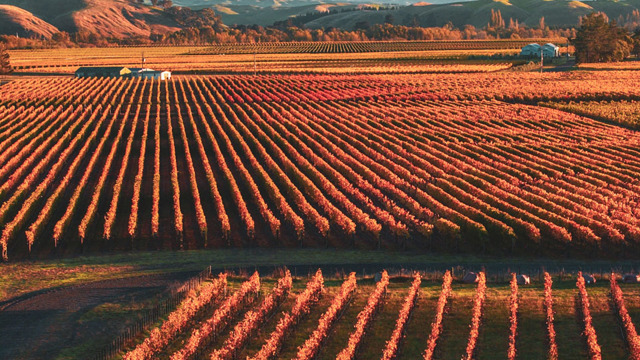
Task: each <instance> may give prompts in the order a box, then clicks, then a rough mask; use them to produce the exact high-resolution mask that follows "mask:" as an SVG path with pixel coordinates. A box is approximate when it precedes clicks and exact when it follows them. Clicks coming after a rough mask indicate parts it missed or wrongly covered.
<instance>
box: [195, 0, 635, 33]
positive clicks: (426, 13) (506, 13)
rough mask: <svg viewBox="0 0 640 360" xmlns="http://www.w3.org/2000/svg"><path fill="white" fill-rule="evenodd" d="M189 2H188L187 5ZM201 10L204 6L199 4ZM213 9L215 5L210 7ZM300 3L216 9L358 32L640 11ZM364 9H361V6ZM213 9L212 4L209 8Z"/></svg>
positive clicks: (533, 0) (548, 2) (516, 0)
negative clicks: (498, 17)
mask: <svg viewBox="0 0 640 360" xmlns="http://www.w3.org/2000/svg"><path fill="white" fill-rule="evenodd" d="M184 2H185V3H186V2H188V1H184ZM198 4H199V5H201V3H198ZM209 4H211V3H210V2H209ZM297 4H298V2H291V3H285V4H284V5H273V6H271V5H269V6H265V5H264V3H263V2H255V4H254V5H251V6H250V5H247V4H246V2H241V3H238V2H224V3H219V4H216V5H214V6H215V7H219V8H221V10H222V11H220V10H218V11H219V12H220V14H221V16H222V20H223V21H224V23H225V24H245V25H249V24H254V23H257V24H258V25H270V24H272V23H273V22H275V21H282V20H286V19H287V18H288V17H292V16H304V15H306V14H309V13H311V14H315V15H312V16H308V18H309V21H308V22H306V26H308V27H309V28H314V29H315V28H328V27H338V28H342V29H347V30H350V29H353V28H355V24H356V23H358V22H367V23H369V24H370V25H374V24H381V23H384V21H385V17H386V16H387V15H391V16H392V17H393V23H394V24H395V25H414V24H418V25H420V26H425V27H429V26H443V25H445V24H447V23H449V22H451V23H453V25H454V26H457V27H462V26H464V25H466V24H471V25H474V26H476V27H483V26H485V25H486V24H487V22H488V21H489V19H490V14H491V10H492V9H493V10H500V12H501V13H502V16H503V18H504V19H505V21H506V22H507V23H508V21H509V18H513V20H514V21H515V20H518V22H519V23H520V24H526V25H528V26H537V25H538V23H539V21H540V18H541V17H544V18H545V24H546V25H548V26H572V25H576V24H578V19H579V18H580V17H581V16H584V15H586V14H589V13H591V12H593V11H602V12H605V13H606V14H607V15H608V16H609V18H611V19H617V18H618V17H619V16H620V15H622V16H626V15H627V14H629V13H631V11H633V10H634V9H638V8H640V1H638V0H624V1H582V2H581V1H577V0H573V1H567V0H499V1H498V0H477V1H463V2H456V3H442V1H436V2H433V1H429V2H416V3H415V4H412V5H409V6H400V7H398V8H395V9H392V10H380V11H376V10H361V11H349V10H353V9H354V8H356V7H357V5H356V4H358V3H356V2H350V3H340V4H324V5H322V6H317V5H318V3H313V2H312V3H311V4H305V5H297ZM360 5H362V4H360ZM210 6H211V5H210ZM327 8H330V11H332V13H331V14H327V15H326V16H321V17H319V18H318V16H317V15H318V13H320V12H326V9H327Z"/></svg>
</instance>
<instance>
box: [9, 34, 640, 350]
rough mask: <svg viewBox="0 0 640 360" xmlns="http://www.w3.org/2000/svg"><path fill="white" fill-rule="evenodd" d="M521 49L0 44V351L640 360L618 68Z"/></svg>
mask: <svg viewBox="0 0 640 360" xmlns="http://www.w3.org/2000/svg"><path fill="white" fill-rule="evenodd" d="M523 41H524V40H523ZM526 42H528V40H527V41H526ZM443 44H444V45H443ZM519 46H520V40H503V41H486V42H475V43H472V42H464V41H460V42H425V43H402V42H398V43H392V42H385V43H382V42H378V43H375V42H371V43H335V44H318V43H296V44H275V43H274V44H261V45H260V46H257V45H236V46H229V45H217V46H192V47H165V48H162V47H157V48H152V47H149V48H114V49H108V50H105V49H52V50H38V51H22V50H18V51H12V52H11V55H12V58H11V60H12V63H13V64H14V65H15V66H16V74H14V75H12V76H9V77H6V78H3V79H0V83H2V85H0V247H1V248H2V262H1V263H0V335H2V336H0V357H6V358H16V359H34V358H69V359H76V358H78V359H86V358H87V354H88V353H91V354H95V355H96V356H97V357H98V358H112V357H111V356H107V355H114V356H115V358H126V359H139V358H149V359H150V358H153V359H156V358H158V359H169V358H172V359H182V358H185V359H186V358H212V359H232V358H236V359H240V358H247V357H248V358H255V359H267V358H272V359H279V358H300V359H310V358H317V359H334V358H340V359H352V358H361V359H378V358H383V359H393V358H397V359H419V358H425V359H460V358H465V359H510V360H511V359H557V358H559V359H584V358H592V359H597V358H599V356H600V355H601V356H602V357H604V358H605V359H628V358H633V359H635V358H637V356H638V355H637V352H638V345H637V344H638V337H637V334H636V333H635V331H636V330H635V326H634V324H635V325H637V324H638V321H640V320H639V319H640V302H638V299H639V298H640V297H639V295H640V290H639V289H638V287H637V284H626V283H623V282H622V280H621V275H622V274H624V273H626V272H629V271H631V272H634V271H637V261H636V259H637V258H638V255H639V252H638V243H639V242H640V212H639V211H640V210H639V209H640V206H639V205H640V204H639V203H640V198H639V197H638V195H637V194H638V193H639V191H640V151H639V150H638V149H639V147H638V145H639V143H640V135H639V134H638V132H637V126H638V125H637V124H638V111H637V104H638V101H640V90H638V88H637V86H636V84H637V83H638V82H639V81H640V75H638V73H637V71H635V67H637V63H636V62H627V63H620V64H610V65H609V66H604V67H603V66H598V65H589V64H587V65H584V66H582V67H580V68H579V69H576V70H574V71H568V72H543V73H538V72H535V73H534V72H525V71H522V69H520V68H519V67H518V65H519V64H520V63H522V60H517V61H511V60H509V61H507V60H506V59H509V56H510V55H512V54H514V53H516V52H517V51H518V50H517V47H519ZM142 52H144V53H145V57H146V58H147V62H146V64H145V66H149V67H154V68H157V69H162V70H164V69H167V70H174V76H173V77H172V79H171V80H170V81H151V80H140V79H127V78H120V79H116V78H106V79H99V78H87V79H77V78H73V77H71V76H69V75H71V74H72V73H73V72H74V71H75V69H76V68H77V67H78V66H136V64H139V61H140V56H141V53H142ZM337 52H340V53H339V54H340V55H339V56H337V55H336V54H337ZM472 55H473V56H477V57H476V58H474V57H473V56H472ZM492 56H496V58H497V59H490V57H492ZM480 58H482V60H481V59H480ZM518 61H519V62H518ZM176 250H181V251H176ZM285 267H289V269H291V274H289V273H288V272H287V271H286V270H285ZM203 268H206V269H208V271H207V270H205V272H204V273H200V275H198V277H197V278H196V280H197V281H196V280H194V281H189V282H186V283H185V282H184V281H185V279H186V278H188V277H189V276H193V275H194V274H197V273H199V272H200V271H202V269H203ZM212 268H213V271H211V269H212ZM318 268H321V269H322V271H320V272H317V273H316V269H318ZM345 269H346V271H345ZM382 269H388V270H389V275H390V276H389V277H386V276H381V277H379V279H378V280H380V281H379V282H377V281H375V280H374V276H373V274H374V273H377V272H379V271H381V270H382ZM469 270H472V271H476V272H481V273H482V274H483V275H481V276H480V277H479V282H478V283H474V284H465V283H463V282H462V278H463V276H464V275H465V273H467V272H468V271H469ZM589 270H591V272H594V273H596V278H597V283H596V284H586V283H583V282H581V281H580V280H579V279H580V277H579V271H585V272H587V271H589ZM254 271H257V272H256V274H254ZM352 271H357V275H356V274H351V272H352ZM447 271H451V272H447ZM545 271H548V273H549V274H548V276H545ZM611 271H614V272H616V274H614V275H613V277H612V276H611ZM512 272H517V273H520V272H524V273H529V274H530V275H532V284H531V285H521V286H518V285H517V284H516V283H514V282H513V281H512ZM203 274H204V275H203ZM219 274H220V275H219ZM252 274H253V275H252ZM305 274H306V275H305ZM614 279H617V281H615V280H614ZM484 280H486V282H484ZM183 284H184V285H183ZM70 299H71V300H70ZM150 314H151V315H150ZM103 349H104V350H105V352H101V351H102V350H103ZM102 355H105V356H102Z"/></svg>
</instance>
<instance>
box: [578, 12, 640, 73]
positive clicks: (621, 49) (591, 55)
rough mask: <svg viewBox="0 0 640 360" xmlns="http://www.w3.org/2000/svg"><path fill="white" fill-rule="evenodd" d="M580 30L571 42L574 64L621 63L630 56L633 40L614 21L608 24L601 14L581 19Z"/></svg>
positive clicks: (604, 16) (607, 20)
mask: <svg viewBox="0 0 640 360" xmlns="http://www.w3.org/2000/svg"><path fill="white" fill-rule="evenodd" d="M580 24H581V25H580V29H579V30H578V32H577V34H576V37H575V39H573V40H572V43H573V45H574V46H575V48H576V62H579V63H585V62H610V61H621V60H623V59H624V58H626V57H627V56H629V55H630V54H631V50H632V49H633V40H632V39H631V37H630V36H629V34H628V33H627V31H626V30H625V29H623V28H620V27H618V26H617V24H616V22H615V21H611V22H609V19H608V18H607V16H606V15H605V14H603V13H592V14H589V15H587V16H585V17H582V18H581V21H580Z"/></svg>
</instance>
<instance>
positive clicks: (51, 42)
mask: <svg viewBox="0 0 640 360" xmlns="http://www.w3.org/2000/svg"><path fill="white" fill-rule="evenodd" d="M575 33H576V31H575V29H548V28H546V29H537V28H528V27H518V28H513V29H508V28H507V29H504V30H503V31H499V32H496V31H495V30H493V29H490V28H481V29H479V28H476V27H474V26H472V25H466V26H464V27H463V28H462V29H459V28H455V27H453V26H443V27H428V28H425V27H413V26H403V25H391V24H376V25H372V26H369V27H368V28H366V29H358V30H352V31H346V30H341V29H337V28H327V29H308V28H301V27H296V26H290V27H274V26H268V27H263V26H258V25H254V26H245V25H238V26H233V27H229V26H223V25H215V26H211V25H205V26H201V27H186V28H184V29H182V30H179V31H176V32H172V33H167V34H155V33H154V34H151V35H150V36H149V37H141V36H138V37H130V38H125V39H119V38H110V37H101V36H99V35H97V34H95V33H91V32H87V31H79V32H76V33H71V34H70V33H67V32H60V33H56V34H54V36H53V37H52V38H51V39H37V38H22V37H16V36H15V35H2V36H0V42H3V43H5V45H6V46H7V48H9V49H37V48H57V47H97V46H100V47H106V46H135V45H207V44H233V43H260V42H289V41H367V40H473V39H520V38H561V37H564V38H570V37H573V36H575Z"/></svg>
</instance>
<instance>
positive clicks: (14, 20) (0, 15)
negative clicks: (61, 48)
mask: <svg viewBox="0 0 640 360" xmlns="http://www.w3.org/2000/svg"><path fill="white" fill-rule="evenodd" d="M58 31H59V30H58V29H57V28H56V27H55V26H53V25H51V24H49V23H48V22H46V21H44V20H42V19H40V18H39V17H37V16H35V15H33V14H32V13H30V12H28V11H26V10H24V9H21V8H19V7H16V6H12V5H0V33H2V34H24V35H23V36H29V37H33V36H35V37H45V38H50V37H51V35H53V34H54V33H56V32H58Z"/></svg>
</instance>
